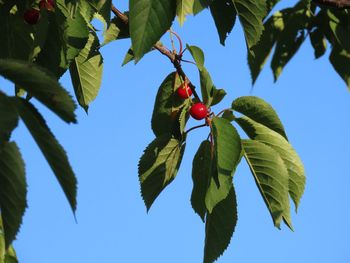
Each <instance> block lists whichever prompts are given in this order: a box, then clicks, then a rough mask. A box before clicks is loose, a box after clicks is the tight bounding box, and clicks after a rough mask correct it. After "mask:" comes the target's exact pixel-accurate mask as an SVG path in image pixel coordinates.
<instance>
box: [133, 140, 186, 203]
mask: <svg viewBox="0 0 350 263" xmlns="http://www.w3.org/2000/svg"><path fill="white" fill-rule="evenodd" d="M184 150H185V144H181V142H180V141H178V140H177V139H174V138H172V137H171V136H170V135H169V134H163V135H161V136H160V137H157V138H156V139H154V141H153V142H152V143H151V144H150V145H148V147H147V148H146V150H145V151H144V154H143V156H142V157H141V159H140V162H139V180H140V184H141V193H142V197H143V200H144V201H145V205H146V207H147V210H149V209H150V208H151V206H152V204H153V202H154V201H155V199H156V198H157V197H158V195H159V194H160V193H161V192H162V191H163V189H164V188H165V187H166V186H167V185H168V184H170V183H171V182H172V181H173V180H174V178H175V176H176V174H177V171H178V169H179V166H180V163H181V160H182V156H183V152H184Z"/></svg>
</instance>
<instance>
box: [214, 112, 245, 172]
mask: <svg viewBox="0 0 350 263" xmlns="http://www.w3.org/2000/svg"><path fill="white" fill-rule="evenodd" d="M212 132H213V136H214V145H215V156H216V158H217V164H218V173H219V175H220V174H222V175H226V176H231V175H232V173H233V172H234V171H235V170H236V167H237V165H238V163H239V162H240V160H241V152H242V147H241V139H240V136H239V134H238V132H237V130H236V129H235V127H233V126H232V124H231V123H230V122H229V121H228V120H226V119H223V118H218V117H214V118H213V119H212Z"/></svg>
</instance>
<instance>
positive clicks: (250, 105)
mask: <svg viewBox="0 0 350 263" xmlns="http://www.w3.org/2000/svg"><path fill="white" fill-rule="evenodd" d="M232 109H233V110H235V111H238V112H240V113H242V114H244V115H245V116H248V117H249V118H251V119H252V120H254V121H256V122H258V123H261V124H263V125H265V126H266V127H268V128H270V129H271V130H274V131H275V132H277V133H279V134H281V135H282V136H283V137H284V138H285V139H287V140H288V138H287V135H286V132H285V130H284V127H283V124H282V122H281V120H280V118H279V117H278V115H277V112H276V111H275V110H274V109H273V108H272V106H271V105H270V104H268V103H267V102H266V101H264V100H263V99H261V98H259V97H256V96H242V97H239V98H237V99H235V100H234V101H233V102H232Z"/></svg>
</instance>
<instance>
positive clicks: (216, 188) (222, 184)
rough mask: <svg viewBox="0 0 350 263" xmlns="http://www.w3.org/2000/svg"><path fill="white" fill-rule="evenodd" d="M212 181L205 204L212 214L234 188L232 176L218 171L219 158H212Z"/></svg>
mask: <svg viewBox="0 0 350 263" xmlns="http://www.w3.org/2000/svg"><path fill="white" fill-rule="evenodd" d="M210 175H211V178H210V182H209V186H208V190H207V194H206V195H205V206H206V208H207V210H208V213H209V214H211V213H212V212H213V209H215V207H216V206H217V205H218V204H219V203H220V202H221V201H222V200H224V199H225V198H226V197H227V195H228V194H229V193H230V190H231V188H232V176H227V175H226V174H222V173H219V172H218V167H217V160H216V159H214V160H212V168H211V170H210Z"/></svg>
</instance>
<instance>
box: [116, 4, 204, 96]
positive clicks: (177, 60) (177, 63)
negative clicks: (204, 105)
mask: <svg viewBox="0 0 350 263" xmlns="http://www.w3.org/2000/svg"><path fill="white" fill-rule="evenodd" d="M111 10H112V12H113V14H114V15H115V16H116V17H118V18H119V19H120V20H121V21H122V22H123V23H125V24H128V23H129V18H128V16H127V15H125V14H123V13H122V12H121V11H120V10H118V9H117V8H116V7H115V6H114V5H113V4H112V9H111ZM153 48H154V49H156V50H158V51H159V52H160V53H162V54H163V55H164V56H166V57H168V58H169V60H170V61H171V63H172V64H173V65H174V67H175V69H176V71H177V73H178V74H179V76H180V77H181V78H182V80H183V81H186V82H187V84H188V86H189V87H190V88H191V90H192V93H193V96H194V97H195V98H196V99H198V100H199V101H201V99H200V98H199V96H198V94H197V92H196V86H195V85H193V84H192V82H191V81H190V80H189V78H188V77H187V76H186V74H185V72H184V71H183V69H182V66H181V55H177V54H174V53H173V52H171V51H169V50H168V49H167V48H166V47H164V46H162V45H160V44H155V45H154V46H153Z"/></svg>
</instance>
